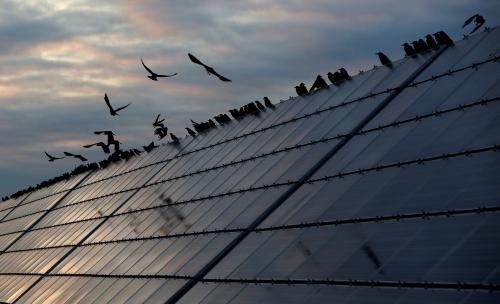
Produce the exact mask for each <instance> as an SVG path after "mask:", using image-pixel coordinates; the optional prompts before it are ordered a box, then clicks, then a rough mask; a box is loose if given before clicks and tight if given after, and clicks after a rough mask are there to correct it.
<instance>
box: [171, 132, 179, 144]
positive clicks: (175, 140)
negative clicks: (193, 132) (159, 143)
mask: <svg viewBox="0 0 500 304" xmlns="http://www.w3.org/2000/svg"><path fill="white" fill-rule="evenodd" d="M170 138H171V139H172V141H174V142H179V138H178V137H177V136H175V135H174V133H170Z"/></svg>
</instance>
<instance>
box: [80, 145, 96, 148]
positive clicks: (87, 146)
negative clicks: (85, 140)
mask: <svg viewBox="0 0 500 304" xmlns="http://www.w3.org/2000/svg"><path fill="white" fill-rule="evenodd" d="M95 145H96V144H90V145H85V146H83V147H84V148H91V147H93V146H95Z"/></svg>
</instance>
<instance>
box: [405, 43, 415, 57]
mask: <svg viewBox="0 0 500 304" xmlns="http://www.w3.org/2000/svg"><path fill="white" fill-rule="evenodd" d="M403 48H404V50H405V54H406V56H414V55H416V53H417V52H415V50H414V49H413V48H412V47H411V45H410V44H409V43H407V42H405V43H403Z"/></svg>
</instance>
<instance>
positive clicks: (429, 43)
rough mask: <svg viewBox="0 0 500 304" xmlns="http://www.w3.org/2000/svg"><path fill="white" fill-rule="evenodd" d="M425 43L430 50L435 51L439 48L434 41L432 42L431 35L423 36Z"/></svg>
mask: <svg viewBox="0 0 500 304" xmlns="http://www.w3.org/2000/svg"><path fill="white" fill-rule="evenodd" d="M425 42H426V43H427V46H428V47H429V48H430V49H437V48H438V47H439V46H438V44H437V42H436V40H434V38H432V35H427V36H425Z"/></svg>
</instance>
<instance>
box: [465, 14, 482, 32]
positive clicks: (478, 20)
mask: <svg viewBox="0 0 500 304" xmlns="http://www.w3.org/2000/svg"><path fill="white" fill-rule="evenodd" d="M472 21H474V23H475V24H476V27H474V29H473V30H472V31H471V32H470V34H472V33H474V32H475V31H477V30H478V29H479V28H480V27H481V26H482V25H483V24H484V23H485V22H486V20H485V19H484V17H483V16H481V15H479V14H475V15H474V16H472V17H470V18H469V19H467V20H465V22H464V25H462V28H464V27H466V26H467V25H469V24H470V23H471V22H472Z"/></svg>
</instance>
